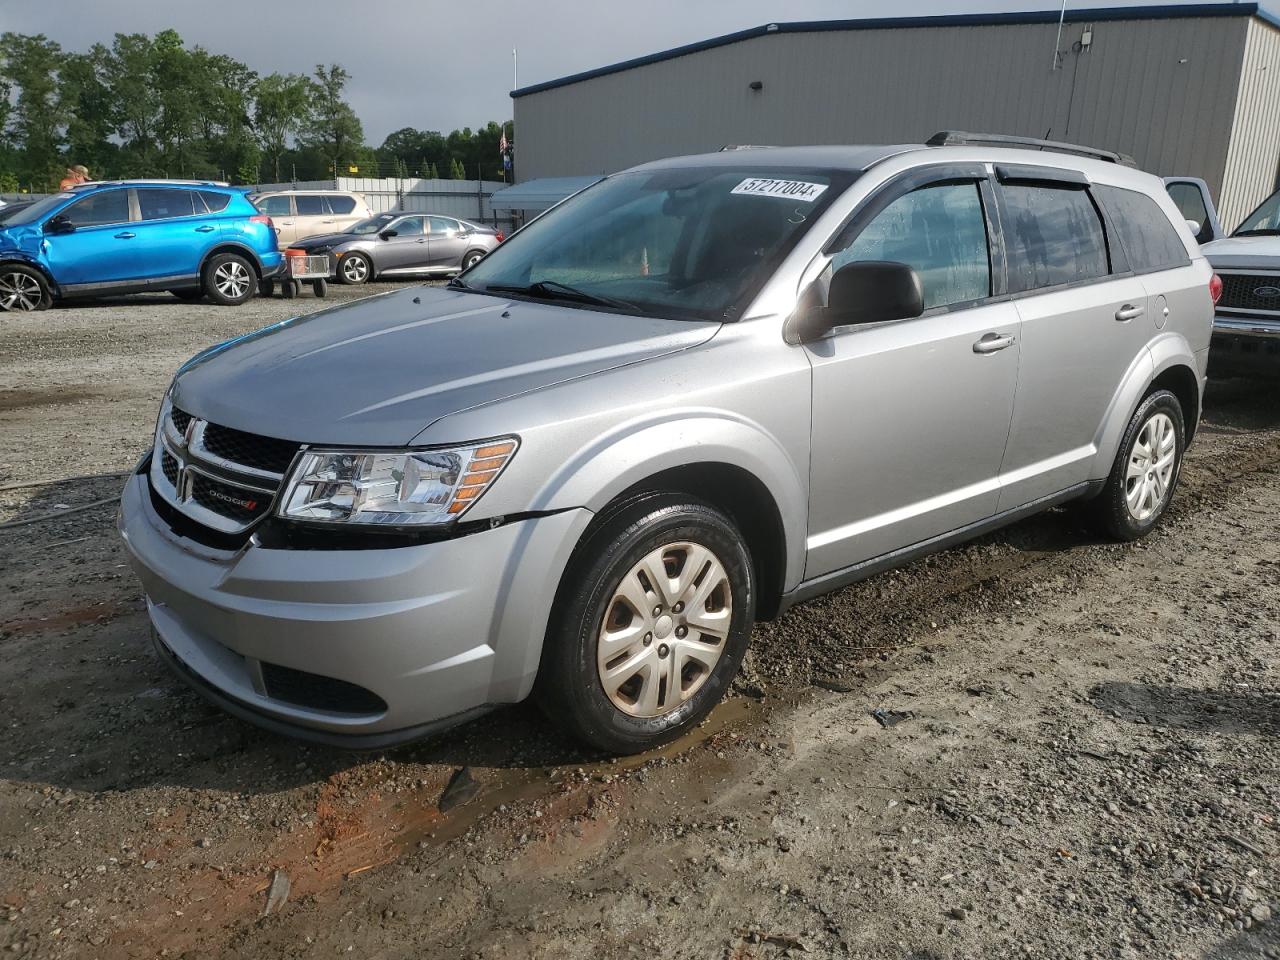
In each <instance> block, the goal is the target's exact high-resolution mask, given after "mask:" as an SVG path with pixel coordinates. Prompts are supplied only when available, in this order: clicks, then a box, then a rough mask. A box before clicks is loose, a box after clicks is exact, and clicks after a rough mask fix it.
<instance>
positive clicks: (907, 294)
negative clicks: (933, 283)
mask: <svg viewBox="0 0 1280 960" xmlns="http://www.w3.org/2000/svg"><path fill="white" fill-rule="evenodd" d="M922 313H924V287H923V286H922V285H921V283H920V275H919V274H918V273H916V272H915V270H913V269H912V268H911V267H910V266H909V265H907V264H905V263H899V262H897V261H896V260H858V261H854V262H853V263H846V264H845V265H844V266H843V267H841V268H840V269H839V270H837V271H835V273H833V274H832V275H831V283H830V284H829V285H828V287H827V304H826V306H825V307H824V306H815V307H811V308H810V309H808V310H804V311H802V312H801V313H800V315H799V316H797V317H796V319H795V320H794V321H793V323H792V324H791V333H792V337H791V338H788V339H794V340H795V342H797V343H806V342H808V341H810V340H816V339H817V338H818V337H821V336H823V335H824V334H826V333H827V332H829V331H830V330H832V329H834V328H835V327H843V326H848V325H850V324H864V323H884V322H885V321H888V320H908V319H910V318H912V317H918V316H920V314H922Z"/></svg>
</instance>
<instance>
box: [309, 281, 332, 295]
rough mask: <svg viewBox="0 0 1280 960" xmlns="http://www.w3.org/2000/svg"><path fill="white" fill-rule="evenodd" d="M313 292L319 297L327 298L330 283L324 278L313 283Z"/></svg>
mask: <svg viewBox="0 0 1280 960" xmlns="http://www.w3.org/2000/svg"><path fill="white" fill-rule="evenodd" d="M311 292H312V293H314V294H315V295H316V296H317V297H325V296H327V295H328V293H329V281H328V280H325V279H323V278H321V279H319V280H313V281H312V283H311Z"/></svg>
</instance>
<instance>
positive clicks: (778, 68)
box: [515, 16, 1274, 195]
mask: <svg viewBox="0 0 1280 960" xmlns="http://www.w3.org/2000/svg"><path fill="white" fill-rule="evenodd" d="M1249 24H1250V18H1249V17H1245V16H1240V17H1215V18H1204V17H1194V18H1185V19H1178V18H1171V19H1149V20H1121V21H1109V22H1098V23H1095V24H1093V26H1092V31H1093V37H1092V40H1093V42H1092V44H1091V46H1090V47H1089V48H1088V49H1086V50H1079V48H1078V47H1076V48H1075V49H1071V48H1072V47H1073V45H1074V44H1078V42H1079V40H1080V38H1081V35H1082V33H1083V31H1084V30H1085V29H1086V27H1087V26H1088V25H1086V24H1083V23H1068V24H1067V25H1066V27H1065V29H1064V32H1063V39H1062V45H1061V46H1062V49H1064V50H1067V51H1068V52H1066V53H1065V54H1064V56H1063V58H1062V65H1061V68H1060V69H1057V70H1055V69H1053V58H1054V40H1055V35H1056V31H1057V25H1056V24H1047V23H1045V24H998V25H982V26H977V25H974V26H938V27H910V28H876V29H858V30H844V31H825V32H812V33H787V32H781V33H777V34H772V35H767V36H763V37H757V38H752V39H748V40H743V41H741V42H738V43H733V44H729V45H727V46H721V47H714V48H711V49H708V50H703V51H701V52H698V53H694V54H691V55H688V56H682V57H678V58H676V59H673V60H667V61H662V62H658V63H653V64H647V65H643V66H638V67H635V68H632V69H629V70H626V71H623V72H620V73H614V74H608V75H605V76H600V77H596V78H592V79H589V80H585V81H582V82H579V83H574V84H571V85H568V86H564V87H559V88H554V89H550V90H545V91H542V92H538V93H532V94H527V95H524V96H521V97H517V98H516V100H515V121H516V138H515V139H516V144H517V153H516V173H517V176H518V177H519V179H520V180H527V179H532V178H535V177H549V176H564V175H574V174H587V173H601V172H609V171H613V170H618V169H621V168H623V167H627V166H630V165H632V164H635V163H639V162H642V161H645V160H651V159H656V158H659V157H664V156H672V155H678V154H682V153H695V152H701V151H707V150H714V149H717V148H719V147H720V146H722V145H724V144H726V143H775V144H794V143H859V142H861V143H900V142H917V143H918V142H920V141H921V140H923V139H924V138H926V137H928V136H929V135H930V134H932V133H934V132H935V131H937V130H941V129H947V128H951V129H962V130H980V131H985V132H999V133H1012V134H1019V135H1029V136H1036V137H1045V136H1048V137H1050V138H1053V139H1060V140H1072V141H1076V142H1079V143H1085V144H1090V145H1093V146H1099V147H1108V148H1111V149H1115V150H1121V151H1123V152H1125V153H1129V154H1132V155H1133V156H1134V157H1135V158H1136V159H1137V160H1138V162H1139V164H1140V165H1141V166H1142V167H1143V168H1144V169H1146V170H1149V171H1151V172H1153V173H1159V174H1174V173H1179V174H1187V175H1196V176H1201V177H1204V178H1205V180H1206V181H1208V182H1209V184H1210V185H1211V186H1212V187H1213V188H1214V192H1215V195H1216V194H1217V193H1218V188H1219V186H1220V185H1221V183H1222V179H1223V172H1224V169H1225V166H1226V152H1227V151H1226V147H1227V143H1228V138H1229V134H1230V131H1231V121H1232V113H1233V108H1234V103H1235V98H1236V88H1237V84H1238V77H1239V66H1240V61H1241V57H1242V55H1243V50H1244V46H1245V34H1246V30H1247V29H1248V28H1249ZM753 80H759V81H761V82H762V83H763V84H764V88H763V90H761V91H759V92H756V91H752V90H750V89H749V87H748V84H750V83H751V81H753ZM1272 166H1273V167H1274V164H1273V165H1272Z"/></svg>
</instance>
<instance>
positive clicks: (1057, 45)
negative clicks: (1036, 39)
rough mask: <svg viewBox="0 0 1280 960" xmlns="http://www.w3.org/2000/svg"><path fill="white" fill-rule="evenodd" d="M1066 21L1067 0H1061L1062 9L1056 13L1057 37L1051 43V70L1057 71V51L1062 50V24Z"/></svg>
mask: <svg viewBox="0 0 1280 960" xmlns="http://www.w3.org/2000/svg"><path fill="white" fill-rule="evenodd" d="M1066 19H1067V0H1062V9H1061V10H1060V11H1058V36H1057V39H1055V40H1054V41H1053V69H1054V70H1057V69H1058V51H1059V50H1061V49H1062V22H1063V21H1064V20H1066Z"/></svg>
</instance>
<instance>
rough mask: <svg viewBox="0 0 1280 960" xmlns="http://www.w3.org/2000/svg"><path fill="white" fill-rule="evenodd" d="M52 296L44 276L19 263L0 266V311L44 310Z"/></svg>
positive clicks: (51, 300) (32, 268) (50, 301)
mask: <svg viewBox="0 0 1280 960" xmlns="http://www.w3.org/2000/svg"><path fill="white" fill-rule="evenodd" d="M52 303H53V294H52V292H51V291H50V290H49V284H48V283H47V282H46V281H45V279H44V274H42V273H41V272H40V271H39V270H36V269H35V268H34V267H28V266H25V265H24V264H21V263H6V264H4V265H3V266H0V310H23V311H27V310H44V309H46V308H47V307H48V306H49V305H50V304H52Z"/></svg>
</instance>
